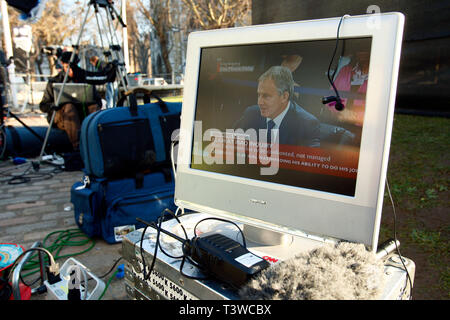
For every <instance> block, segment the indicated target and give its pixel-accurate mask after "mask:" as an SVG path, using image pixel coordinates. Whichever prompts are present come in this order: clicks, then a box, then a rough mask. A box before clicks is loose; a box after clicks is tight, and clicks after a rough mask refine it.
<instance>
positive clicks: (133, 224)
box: [71, 169, 176, 243]
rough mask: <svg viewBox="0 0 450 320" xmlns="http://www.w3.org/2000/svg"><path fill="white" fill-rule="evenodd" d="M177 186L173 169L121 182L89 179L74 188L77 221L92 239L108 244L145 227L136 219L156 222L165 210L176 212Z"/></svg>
mask: <svg viewBox="0 0 450 320" xmlns="http://www.w3.org/2000/svg"><path fill="white" fill-rule="evenodd" d="M174 192H175V184H174V180H173V176H172V173H171V172H170V170H169V169H167V170H166V169H163V170H162V171H158V172H153V173H147V174H137V175H136V177H135V178H124V179H118V180H111V179H105V178H100V179H95V178H87V176H85V181H84V183H81V182H76V183H75V184H74V185H73V186H72V189H71V202H72V203H73V204H74V215H75V221H76V223H77V225H78V227H79V228H80V229H81V230H82V231H83V232H84V233H86V235H88V236H89V237H95V236H101V237H102V238H103V239H105V240H106V241H107V242H108V243H116V242H120V241H121V240H122V236H123V235H125V234H126V233H128V232H130V231H133V230H135V229H138V228H143V227H145V225H143V224H142V223H139V222H138V221H137V220H136V218H141V219H143V220H145V221H149V222H150V221H156V219H157V218H158V217H160V216H161V213H162V212H163V211H164V210H165V209H170V210H172V211H173V212H175V210H176V206H175V203H174Z"/></svg>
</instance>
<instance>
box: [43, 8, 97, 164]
mask: <svg viewBox="0 0 450 320" xmlns="http://www.w3.org/2000/svg"><path fill="white" fill-rule="evenodd" d="M90 8H91V7H90V6H88V8H87V11H86V15H85V16H84V20H83V23H82V25H81V30H80V33H79V34H78V39H77V44H76V47H74V50H73V51H72V55H71V57H70V61H69V68H67V71H66V73H65V74H64V80H63V85H62V87H61V90H60V91H59V93H58V97H57V98H56V105H58V104H59V101H60V100H61V96H62V93H63V91H64V86H65V84H66V82H67V78H68V76H69V69H70V64H71V63H72V62H73V60H74V59H75V48H78V47H79V45H80V40H81V35H82V34H83V30H84V27H85V25H86V21H87V17H88V15H89V10H90ZM55 114H56V111H55V110H53V113H52V117H51V119H50V123H49V126H48V129H47V132H46V134H45V139H44V143H43V144H42V149H41V153H40V154H39V159H38V161H39V162H41V161H42V156H43V155H44V150H45V146H46V145H47V140H48V136H49V135H50V130H51V129H52V125H53V122H54V121H55Z"/></svg>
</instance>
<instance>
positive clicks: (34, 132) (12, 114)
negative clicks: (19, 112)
mask: <svg viewBox="0 0 450 320" xmlns="http://www.w3.org/2000/svg"><path fill="white" fill-rule="evenodd" d="M9 114H10V115H11V116H12V117H13V118H14V119H16V120H17V121H19V122H20V123H21V124H22V125H23V126H24V127H25V128H27V129H28V131H30V132H31V133H32V134H33V135H34V136H35V137H36V138H38V139H39V140H40V141H41V142H44V138H42V137H41V136H40V135H38V134H37V133H36V131H34V130H33V129H31V128H30V127H29V126H28V125H27V124H26V123H24V122H23V121H22V120H20V119H19V118H18V117H17V116H16V115H15V114H14V113H12V112H11V111H10V112H9Z"/></svg>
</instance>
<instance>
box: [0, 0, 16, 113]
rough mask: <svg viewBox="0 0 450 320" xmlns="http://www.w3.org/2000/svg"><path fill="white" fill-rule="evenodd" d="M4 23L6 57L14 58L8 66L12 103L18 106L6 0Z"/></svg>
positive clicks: (3, 10)
mask: <svg viewBox="0 0 450 320" xmlns="http://www.w3.org/2000/svg"><path fill="white" fill-rule="evenodd" d="M1 9H2V23H3V39H5V49H6V59H9V58H13V59H12V60H11V64H10V65H9V66H8V68H7V69H8V75H9V83H10V88H11V98H12V105H13V107H14V108H16V107H17V95H16V87H15V79H16V75H15V74H16V72H15V66H14V53H13V46H12V41H11V28H10V26H9V15H8V7H7V4H6V1H5V0H1Z"/></svg>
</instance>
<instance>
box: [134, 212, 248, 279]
mask: <svg viewBox="0 0 450 320" xmlns="http://www.w3.org/2000/svg"><path fill="white" fill-rule="evenodd" d="M166 212H168V213H169V214H170V215H172V216H173V217H174V218H175V219H176V220H177V222H178V223H179V224H180V226H181V228H182V230H183V232H184V234H185V239H186V241H184V242H182V252H183V255H182V256H179V257H177V256H172V255H170V254H168V253H167V252H166V251H165V250H164V249H163V248H162V246H161V243H160V235H161V227H162V222H163V219H164V214H165V213H166ZM206 220H218V221H222V222H226V223H231V224H233V225H234V226H236V228H237V229H238V230H239V232H240V234H241V236H242V242H243V246H244V247H247V244H246V241H245V237H244V233H243V231H242V230H241V228H239V226H238V225H237V224H236V223H234V222H233V221H230V220H226V219H221V218H215V217H208V218H204V219H202V220H200V221H198V222H197V224H196V225H195V226H194V236H195V235H196V229H197V226H198V225H199V224H200V223H201V222H204V221H206ZM157 222H158V225H157V227H156V231H157V233H156V241H155V250H154V253H153V257H152V262H151V264H150V267H149V271H148V273H147V270H146V269H147V267H146V262H145V257H144V252H143V246H142V244H143V241H144V235H145V232H146V231H147V228H148V225H147V226H146V227H145V228H144V230H143V232H142V235H141V239H140V253H141V257H142V267H143V268H142V269H143V276H144V280H148V279H149V278H150V274H151V273H152V271H153V268H154V265H155V263H156V255H157V252H158V248H159V249H160V250H161V252H162V253H164V254H165V255H167V256H168V257H170V258H173V259H182V260H181V264H180V274H181V275H183V276H184V277H186V278H189V279H194V280H207V279H209V277H208V276H207V277H194V276H190V275H187V274H186V273H184V272H183V267H184V264H185V263H186V260H188V261H189V262H190V263H191V264H192V265H194V266H195V267H196V268H197V269H199V270H200V271H201V272H202V273H205V274H208V271H207V270H205V269H204V268H203V267H202V266H201V265H199V264H198V263H197V262H195V261H193V260H192V259H191V258H190V257H189V255H187V254H186V252H187V249H186V245H188V243H189V239H188V236H187V232H186V229H185V228H184V226H183V224H182V223H181V221H180V220H179V219H178V217H177V216H176V215H175V214H174V213H173V212H172V211H171V210H169V209H165V210H164V211H162V213H161V216H160V217H159V218H158V219H157ZM177 240H178V239H177Z"/></svg>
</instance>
